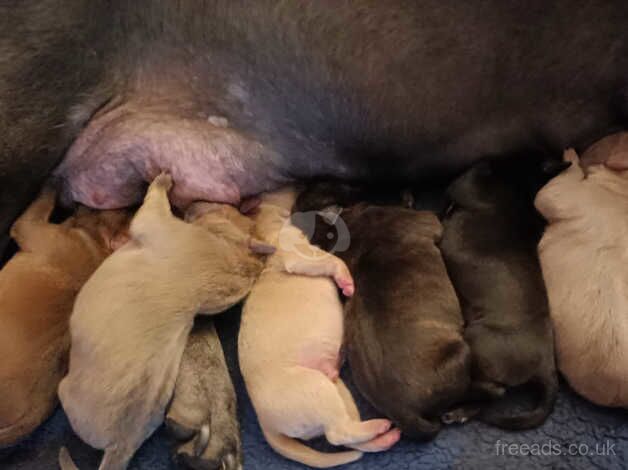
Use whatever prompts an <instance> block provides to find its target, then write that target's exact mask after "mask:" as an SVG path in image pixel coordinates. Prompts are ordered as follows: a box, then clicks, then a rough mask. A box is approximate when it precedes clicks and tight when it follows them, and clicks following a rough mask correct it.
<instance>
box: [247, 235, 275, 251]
mask: <svg viewBox="0 0 628 470" xmlns="http://www.w3.org/2000/svg"><path fill="white" fill-rule="evenodd" d="M249 248H250V249H251V251H252V252H253V253H257V254H259V255H272V254H273V253H274V252H275V251H276V250H277V249H276V248H275V247H274V246H273V245H271V244H270V243H266V242H265V241H262V240H260V239H259V238H254V237H251V238H249Z"/></svg>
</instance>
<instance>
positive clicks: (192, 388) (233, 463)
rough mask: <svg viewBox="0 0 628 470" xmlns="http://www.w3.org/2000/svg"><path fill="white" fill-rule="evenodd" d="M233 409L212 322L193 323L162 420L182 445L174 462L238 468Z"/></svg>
mask: <svg viewBox="0 0 628 470" xmlns="http://www.w3.org/2000/svg"><path fill="white" fill-rule="evenodd" d="M236 407H237V404H236V393H235V389H234V388H233V383H232V382H231V377H230V376H229V371H228V369H227V363H226V361H225V356H224V354H223V351H222V346H221V344H220V339H219V338H218V334H217V333H216V329H215V328H214V323H213V320H211V319H209V318H207V317H202V316H199V317H196V319H195V320H194V328H193V329H192V332H191V333H190V336H189V338H188V341H187V344H186V345H185V350H184V351H183V357H182V359H181V365H180V366H179V374H178V375H177V382H176V384H175V387H174V394H173V396H172V401H171V402H170V407H169V409H168V413H167V415H166V425H167V427H168V429H169V430H170V432H171V434H172V435H173V436H174V437H175V438H176V439H177V440H178V441H179V442H181V444H180V445H179V446H178V448H177V450H176V458H177V460H178V461H179V462H181V463H183V464H185V465H186V466H187V467H190V468H200V469H205V468H210V469H213V468H216V469H220V468H225V469H237V468H241V466H242V445H241V443H240V426H239V424H238V417H237V409H236ZM223 461H224V462H225V465H224V467H222V462H223Z"/></svg>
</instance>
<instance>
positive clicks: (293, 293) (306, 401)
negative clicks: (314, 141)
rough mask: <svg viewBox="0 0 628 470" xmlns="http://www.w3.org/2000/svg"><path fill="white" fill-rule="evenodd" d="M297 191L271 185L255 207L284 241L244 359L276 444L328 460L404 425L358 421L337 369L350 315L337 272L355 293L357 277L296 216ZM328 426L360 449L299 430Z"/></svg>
mask: <svg viewBox="0 0 628 470" xmlns="http://www.w3.org/2000/svg"><path fill="white" fill-rule="evenodd" d="M295 197H296V193H295V191H294V189H293V188H286V189H284V190H281V191H278V192H274V193H268V194H265V195H263V196H262V201H261V204H260V206H259V209H258V214H257V215H256V216H255V220H256V227H257V230H258V233H259V234H260V235H261V236H262V237H263V238H264V240H265V241H266V242H268V243H271V244H273V245H276V247H277V251H276V252H275V253H274V254H273V255H271V256H270V257H269V259H268V262H267V264H266V267H265V269H264V271H263V272H262V274H261V276H260V277H259V279H258V281H257V283H256V284H255V286H254V287H253V289H252V291H251V294H250V295H249V297H248V299H247V300H246V302H245V305H244V309H243V313H242V323H241V327H240V335H239V338H238V349H239V359H240V369H241V371H242V375H243V377H244V381H245V383H246V388H247V391H248V393H249V396H250V398H251V401H252V402H253V406H254V408H255V411H256V413H257V417H258V419H259V423H260V426H261V428H262V432H263V433H264V436H265V437H266V440H267V441H268V443H269V444H270V445H271V447H272V448H273V449H274V450H275V451H277V452H278V453H280V454H281V455H283V456H284V457H286V458H289V459H292V460H296V461H298V462H301V463H303V464H306V465H309V466H312V467H318V468H323V467H331V466H335V465H341V464H345V463H348V462H352V461H354V460H357V459H358V458H360V457H361V455H362V452H361V451H380V450H384V449H387V448H389V447H390V446H392V445H393V444H394V443H395V442H396V441H397V440H398V439H399V432H398V430H390V426H391V423H390V421H388V420H385V419H374V420H369V421H360V416H359V413H358V410H357V408H356V405H355V402H354V401H353V398H352V396H351V394H350V392H349V391H348V390H347V388H346V387H345V385H344V384H343V382H342V380H341V379H340V378H339V377H338V375H339V366H340V365H339V361H340V348H341V345H342V339H343V318H342V317H343V315H342V305H341V302H340V298H339V296H338V292H337V289H336V285H335V284H334V281H332V280H331V279H330V277H333V278H334V280H335V282H336V284H337V285H338V286H339V287H340V288H341V289H342V290H343V291H344V293H345V294H346V295H351V294H353V289H354V288H353V280H352V278H351V275H350V274H349V271H348V269H347V267H346V265H345V263H344V262H342V261H341V260H340V259H338V258H336V257H335V256H332V255H330V254H328V253H325V252H324V251H322V250H320V249H318V248H316V247H314V246H312V245H310V243H309V241H308V240H307V238H306V237H305V236H304V235H303V233H302V232H301V231H300V230H299V229H298V228H296V227H294V226H293V225H292V224H291V223H290V221H289V218H290V210H291V209H292V206H293V204H294V200H295ZM312 276H314V277H312ZM320 435H325V437H326V438H327V440H328V441H329V442H330V443H331V444H334V445H345V446H349V447H352V448H354V449H356V450H350V451H343V452H338V453H323V452H319V451H316V450H314V449H312V448H310V447H308V446H306V445H304V444H303V443H301V442H299V441H298V440H297V439H310V438H313V437H316V436H320Z"/></svg>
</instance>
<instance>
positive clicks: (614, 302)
mask: <svg viewBox="0 0 628 470" xmlns="http://www.w3.org/2000/svg"><path fill="white" fill-rule="evenodd" d="M625 155H626V156H628V153H625ZM565 159H566V160H568V161H570V162H571V166H570V167H569V168H568V169H567V170H565V171H564V172H563V173H561V174H560V175H558V176H557V177H556V178H554V179H553V180H552V181H550V182H549V183H548V184H547V185H546V186H545V187H544V188H543V189H542V190H541V191H540V192H539V193H538V195H537V197H536V201H535V205H536V207H537V209H538V210H539V211H540V212H541V214H543V216H545V218H546V219H547V221H548V222H549V225H548V227H547V229H546V231H545V234H544V235H543V238H542V240H541V242H540V244H539V257H540V260H541V267H542V269H543V277H544V279H545V284H546V286H547V293H548V297H549V303H550V311H551V318H552V322H553V325H554V334H555V338H556V352H557V358H558V367H559V369H560V370H561V372H562V373H563V375H564V376H565V377H566V378H567V380H568V381H569V383H570V384H571V386H572V387H573V388H574V389H575V390H576V391H577V392H578V393H580V394H581V395H583V396H584V397H586V398H588V399H589V400H591V401H593V402H595V403H597V404H600V405H606V406H621V407H625V406H628V171H626V170H627V169H628V158H626V159H625V160H624V167H623V169H621V166H618V165H619V163H620V162H618V161H614V168H616V169H613V170H611V169H610V168H608V167H606V166H605V165H601V164H595V165H593V166H590V167H589V168H588V169H587V173H586V174H585V173H584V172H583V170H582V168H581V167H580V165H579V161H578V155H577V154H576V152H575V151H573V150H568V151H567V152H565Z"/></svg>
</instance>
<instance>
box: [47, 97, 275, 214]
mask: <svg viewBox="0 0 628 470" xmlns="http://www.w3.org/2000/svg"><path fill="white" fill-rule="evenodd" d="M274 158H275V155H274V154H272V153H271V152H270V151H268V150H267V149H266V148H265V147H264V146H262V145H261V144H259V143H258V142H256V141H254V140H252V139H249V138H248V137H246V136H245V135H243V134H241V133H239V132H237V131H235V130H233V129H231V128H228V127H222V126H216V125H215V124H212V122H211V121H208V120H207V119H199V118H184V117H181V116H178V115H174V114H170V111H169V110H163V109H154V108H148V109H144V108H141V107H140V106H135V107H134V104H133V103H127V104H125V105H122V106H119V107H117V108H115V109H113V110H110V111H108V112H106V113H104V114H102V115H100V116H98V117H96V118H95V119H92V121H91V122H90V123H89V125H88V127H87V128H86V129H85V130H84V131H83V132H82V133H81V135H80V136H79V137H78V139H77V140H76V141H75V142H74V144H73V145H72V146H71V147H70V149H69V150H68V152H67V154H66V156H65V158H64V160H63V162H62V163H61V165H59V167H58V168H57V170H56V171H55V175H56V177H58V178H59V179H60V181H61V182H62V183H63V188H62V189H63V191H62V193H63V202H64V203H66V204H69V203H71V202H73V201H74V202H80V203H83V204H85V205H87V206H89V207H93V208H97V209H113V208H121V207H127V206H131V205H134V204H137V203H139V202H140V201H141V199H142V197H143V195H144V191H145V186H146V183H148V182H150V181H152V180H153V179H154V178H155V177H156V176H157V175H158V174H159V173H161V172H162V171H166V172H168V173H170V174H171V175H172V178H173V180H174V183H175V185H174V187H173V190H172V191H171V193H170V199H171V201H172V203H173V204H174V205H175V206H176V207H178V208H182V209H184V208H185V207H187V206H188V205H189V204H190V203H191V202H193V201H196V200H203V201H212V202H224V203H229V204H234V205H237V204H239V202H240V200H241V198H242V197H244V196H249V195H252V194H257V193H259V192H262V191H264V190H266V189H268V187H271V186H276V185H277V183H278V179H277V178H275V177H274V176H273V173H272V170H271V169H272V168H273V164H272V161H273V159H274Z"/></svg>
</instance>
